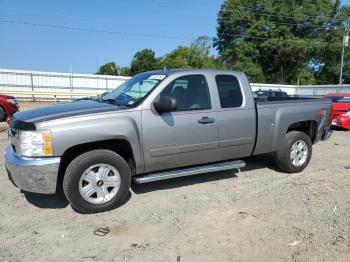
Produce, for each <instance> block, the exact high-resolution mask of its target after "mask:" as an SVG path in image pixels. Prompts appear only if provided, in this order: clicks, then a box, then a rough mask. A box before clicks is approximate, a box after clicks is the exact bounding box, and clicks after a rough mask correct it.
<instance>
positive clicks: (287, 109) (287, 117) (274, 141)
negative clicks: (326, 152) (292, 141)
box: [253, 96, 331, 155]
mask: <svg viewBox="0 0 350 262" xmlns="http://www.w3.org/2000/svg"><path fill="white" fill-rule="evenodd" d="M255 104H256V112H257V123H256V133H257V136H256V146H255V150H254V153H253V154H254V155H258V154H264V153H268V152H274V151H276V150H278V149H279V148H280V146H281V145H282V142H283V139H284V135H285V134H286V133H287V130H288V129H289V128H290V123H298V122H299V121H301V119H302V121H304V122H307V121H312V122H314V123H315V128H316V129H317V130H316V131H317V134H319V133H320V134H321V133H322V130H321V128H323V127H324V126H325V122H326V121H328V119H327V117H325V116H326V115H329V112H330V110H331V102H330V99H328V98H317V97H297V96H294V97H292V96H291V97H283V98H277V97H275V98H273V99H270V101H258V102H256V103H255ZM321 109H324V110H326V112H324V115H322V116H319V115H317V114H318V112H319V110H321ZM318 139H319V136H317V137H316V139H315V141H313V142H317V140H318Z"/></svg>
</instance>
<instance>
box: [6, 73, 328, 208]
mask: <svg viewBox="0 0 350 262" xmlns="http://www.w3.org/2000/svg"><path fill="white" fill-rule="evenodd" d="M330 109H331V102H330V100H329V99H315V98H314V99H311V98H306V99H305V98H304V99H301V98H297V97H288V98H283V100H281V101H278V100H277V101H276V100H275V99H274V100H273V101H264V102H256V101H254V98H253V96H252V91H251V88H250V84H249V82H248V79H247V77H246V75H245V74H244V73H242V72H234V71H213V70H180V69H177V70H160V71H152V72H146V73H142V74H138V75H136V76H134V77H132V78H131V79H129V80H128V81H126V82H125V83H123V84H122V85H120V86H119V87H117V88H115V89H113V90H112V91H110V92H108V93H105V94H103V95H100V96H97V97H91V98H86V99H82V100H79V101H73V102H70V103H62V104H56V105H51V106H46V107H41V108H36V109H31V110H28V111H24V112H20V113H16V114H15V115H14V118H13V119H12V121H11V123H10V129H9V140H10V145H9V146H8V147H7V149H6V152H5V157H6V169H7V172H8V176H9V178H10V180H11V181H12V182H13V183H14V184H15V185H16V186H17V187H19V188H21V189H22V190H24V191H30V192H36V193H43V194H53V193H55V192H56V190H57V189H58V188H60V187H61V188H62V187H63V191H64V193H65V196H66V198H67V199H68V201H69V202H70V204H71V206H72V207H73V209H74V210H76V211H77V212H80V213H95V212H102V211H106V210H110V209H113V208H115V207H118V206H119V205H121V204H122V203H123V200H124V199H125V198H126V196H127V194H128V193H129V189H130V185H131V181H132V180H133V181H134V182H135V183H147V182H152V181H158V180H163V179H169V178H175V177H183V176H189V175H195V174H200V173H204V172H214V171H221V170H228V169H233V170H234V169H238V168H243V167H245V162H244V160H242V159H243V158H246V157H250V156H253V155H259V154H266V153H273V154H271V155H273V156H274V159H275V161H276V164H277V166H278V167H279V168H280V170H282V171H284V172H287V173H296V172H301V171H302V170H304V168H305V167H306V166H307V165H308V163H309V161H310V158H311V154H312V145H313V144H314V143H316V142H317V141H319V140H326V139H327V138H329V136H330V135H331V131H330V123H331V119H330V118H329V115H330ZM213 175H215V173H214V174H213Z"/></svg>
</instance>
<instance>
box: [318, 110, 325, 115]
mask: <svg viewBox="0 0 350 262" xmlns="http://www.w3.org/2000/svg"><path fill="white" fill-rule="evenodd" d="M325 114H326V109H319V110H317V111H316V115H318V116H323V115H325Z"/></svg>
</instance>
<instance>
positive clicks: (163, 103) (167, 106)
mask: <svg viewBox="0 0 350 262" xmlns="http://www.w3.org/2000/svg"><path fill="white" fill-rule="evenodd" d="M153 106H154V109H155V110H156V111H157V112H158V113H159V114H161V113H165V112H171V111H175V110H176V108H177V105H176V99H175V98H173V97H171V96H160V97H158V99H157V100H156V101H154V102H153Z"/></svg>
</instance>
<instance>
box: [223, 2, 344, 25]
mask: <svg viewBox="0 0 350 262" xmlns="http://www.w3.org/2000/svg"><path fill="white" fill-rule="evenodd" d="M226 6H228V7H232V8H240V7H238V6H233V5H229V4H226ZM224 7H225V6H224ZM239 11H240V12H243V13H247V14H255V15H259V16H267V17H276V18H282V19H286V18H287V19H298V20H309V21H312V20H314V21H322V19H326V20H325V21H323V22H324V23H331V22H340V23H342V22H344V20H345V19H338V18H335V17H328V18H311V17H296V16H286V15H281V14H270V13H268V12H263V11H260V12H256V11H248V10H239ZM219 12H227V13H236V12H237V11H235V10H232V9H221V10H220V11H219Z"/></svg>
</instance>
